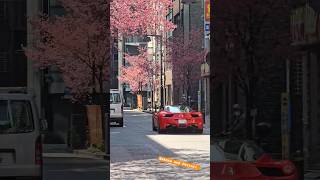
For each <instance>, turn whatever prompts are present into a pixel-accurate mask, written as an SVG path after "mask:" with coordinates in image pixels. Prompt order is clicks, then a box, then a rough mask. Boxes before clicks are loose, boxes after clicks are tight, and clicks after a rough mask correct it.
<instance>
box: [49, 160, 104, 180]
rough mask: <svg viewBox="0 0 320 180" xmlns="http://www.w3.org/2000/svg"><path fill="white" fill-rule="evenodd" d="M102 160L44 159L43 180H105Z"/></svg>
mask: <svg viewBox="0 0 320 180" xmlns="http://www.w3.org/2000/svg"><path fill="white" fill-rule="evenodd" d="M107 168H108V167H107V163H106V161H104V160H95V159H84V158H45V159H44V169H43V173H44V180H107V179H108V177H109V174H108V171H107Z"/></svg>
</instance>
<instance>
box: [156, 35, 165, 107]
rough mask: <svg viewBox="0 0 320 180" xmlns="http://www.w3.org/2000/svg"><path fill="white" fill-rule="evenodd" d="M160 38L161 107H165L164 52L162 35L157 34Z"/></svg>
mask: <svg viewBox="0 0 320 180" xmlns="http://www.w3.org/2000/svg"><path fill="white" fill-rule="evenodd" d="M157 37H158V38H160V109H163V108H164V96H163V95H164V89H163V52H162V41H163V38H162V35H160V36H157Z"/></svg>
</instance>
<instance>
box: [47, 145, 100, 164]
mask: <svg viewBox="0 0 320 180" xmlns="http://www.w3.org/2000/svg"><path fill="white" fill-rule="evenodd" d="M42 155H43V157H44V158H85V159H100V160H103V159H104V158H105V154H104V153H102V152H92V151H90V150H89V149H80V150H71V149H70V148H68V147H67V145H66V144H44V145H43V153H42Z"/></svg>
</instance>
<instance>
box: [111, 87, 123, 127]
mask: <svg viewBox="0 0 320 180" xmlns="http://www.w3.org/2000/svg"><path fill="white" fill-rule="evenodd" d="M110 125H117V126H119V127H123V96H122V93H121V91H119V90H117V89H111V90H110Z"/></svg>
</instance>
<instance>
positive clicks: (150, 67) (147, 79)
mask: <svg viewBox="0 0 320 180" xmlns="http://www.w3.org/2000/svg"><path fill="white" fill-rule="evenodd" d="M125 59H126V61H127V62H128V65H127V66H124V67H122V68H121V74H120V77H119V80H120V81H121V82H123V83H126V84H129V85H130V88H131V91H132V92H133V93H140V92H141V91H142V87H145V86H147V85H148V84H150V85H151V86H153V85H155V83H153V77H154V76H155V75H158V74H159V71H160V68H159V63H158V62H155V61H153V60H152V59H149V55H148V51H147V50H146V49H145V48H140V49H139V54H138V55H129V54H126V55H125Z"/></svg>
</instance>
